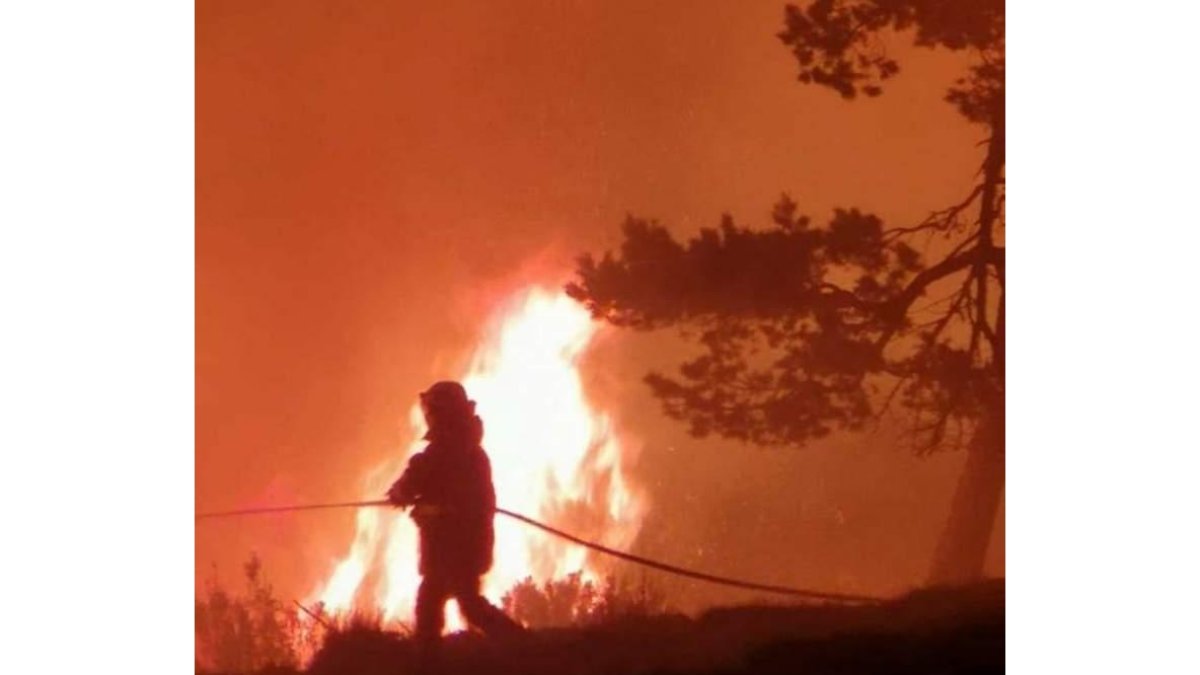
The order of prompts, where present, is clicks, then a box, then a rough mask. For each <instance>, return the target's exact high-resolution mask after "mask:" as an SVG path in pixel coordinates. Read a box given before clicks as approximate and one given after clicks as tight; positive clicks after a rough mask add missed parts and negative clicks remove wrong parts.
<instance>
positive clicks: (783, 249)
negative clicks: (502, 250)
mask: <svg viewBox="0 0 1200 675" xmlns="http://www.w3.org/2000/svg"><path fill="white" fill-rule="evenodd" d="M784 20H785V27H784V30H783V31H782V32H781V33H779V35H778V37H779V38H780V39H781V40H782V41H783V43H784V44H785V45H786V46H788V47H789V48H790V49H791V50H792V53H793V55H794V56H795V57H796V61H797V63H798V65H799V68H800V72H799V80H800V81H801V82H802V83H804V84H813V85H818V86H823V87H828V88H830V89H832V90H834V91H836V92H837V93H838V94H840V95H841V96H842V97H843V98H845V99H854V98H856V97H857V95H858V94H859V92H861V93H863V94H865V95H866V96H869V97H873V96H879V95H881V94H882V93H883V85H884V82H885V81H887V80H890V79H891V78H892V77H895V76H896V75H898V74H899V73H900V64H899V63H898V62H897V61H896V60H895V59H893V58H891V57H890V56H889V55H888V52H887V49H886V43H885V38H889V37H890V38H907V39H911V40H912V41H913V42H914V43H915V44H916V45H918V46H921V47H928V48H938V49H947V50H952V51H962V50H969V52H970V53H971V54H973V55H974V57H975V60H974V63H972V64H971V65H970V66H969V67H968V70H967V72H966V73H965V74H964V75H963V77H961V78H959V79H958V81H957V82H956V83H955V84H954V86H952V87H951V88H950V89H949V90H948V91H947V92H946V93H945V98H946V100H947V101H948V102H949V103H950V104H951V105H953V106H954V107H955V109H956V110H957V111H958V112H959V113H960V114H961V115H962V116H963V117H964V118H965V119H967V120H968V121H969V122H971V123H974V124H978V125H981V126H982V127H984V128H985V129H986V131H987V138H986V142H985V143H984V145H985V147H986V150H985V153H984V159H983V163H982V166H981V167H980V170H979V173H978V174H977V176H978V182H977V184H976V185H975V186H974V187H973V188H972V189H971V190H970V191H969V193H968V194H967V195H966V196H965V197H964V198H963V199H962V200H961V201H960V202H959V203H957V204H954V205H951V206H949V207H946V208H942V209H939V210H936V211H933V212H932V213H930V214H929V216H928V217H926V218H925V219H923V220H922V221H920V222H917V223H913V224H908V225H900V226H888V225H885V223H884V222H883V221H882V219H880V218H879V217H878V216H875V215H873V214H869V213H863V212H861V211H859V210H858V209H854V208H845V209H837V210H835V211H834V213H833V215H832V217H831V218H830V219H829V220H828V221H827V222H826V223H824V224H823V225H814V224H813V222H812V221H811V219H810V218H809V217H808V216H807V215H804V214H801V213H800V212H799V210H798V207H797V205H796V203H795V202H794V201H792V200H791V199H790V198H788V197H787V196H786V195H785V196H784V197H783V198H782V199H781V200H780V201H779V203H778V204H777V205H776V207H775V209H774V213H773V215H772V221H773V222H772V224H771V226H770V227H768V228H766V229H749V228H746V227H741V226H738V225H736V224H735V223H734V222H733V219H732V218H731V217H729V216H725V217H724V219H723V220H722V221H721V223H720V226H719V227H717V228H715V229H713V228H709V229H704V230H701V232H700V233H699V235H697V236H695V237H693V238H691V239H689V240H687V241H686V242H677V241H676V240H675V239H674V238H673V237H672V235H671V234H670V233H669V232H668V231H667V229H666V228H664V227H663V226H661V225H659V224H658V223H656V222H653V221H647V220H644V219H640V218H633V217H630V218H629V219H628V220H627V221H626V223H625V225H624V241H623V243H622V244H621V247H620V250H619V251H618V252H616V253H615V254H614V253H606V254H605V255H604V256H603V257H601V258H600V259H598V260H597V259H596V258H593V257H592V256H591V255H585V256H583V257H582V258H580V260H579V264H578V267H577V274H578V280H577V281H576V282H575V283H571V284H569V285H568V286H567V292H568V293H569V294H570V295H571V296H572V297H574V298H576V299H577V300H579V301H581V302H583V303H584V304H585V305H586V306H587V307H588V308H589V309H590V310H591V312H592V313H593V315H594V316H596V317H599V318H602V319H605V320H607V321H610V322H612V323H614V324H616V325H619V326H628V327H632V328H636V329H645V330H649V329H656V328H663V327H668V326H672V327H676V328H678V329H680V330H681V331H682V333H683V334H684V335H685V336H687V337H691V338H693V339H694V340H695V341H696V343H697V344H698V346H699V347H701V348H702V350H703V352H702V353H701V355H699V356H697V357H695V358H693V359H691V360H689V361H686V362H685V363H683V364H682V366H681V367H680V368H679V373H678V376H677V377H668V376H666V375H663V374H661V373H651V374H649V375H648V376H647V378H646V381H647V383H648V384H649V385H650V387H651V389H652V391H653V393H654V394H655V396H656V397H657V398H658V399H659V400H660V401H661V402H662V404H663V408H664V410H665V412H666V414H667V415H669V416H671V417H674V418H677V419H680V420H683V421H686V422H687V423H688V424H689V425H690V429H691V431H692V433H693V434H695V435H697V436H707V435H709V434H717V435H720V436H723V437H726V438H732V439H738V440H743V441H750V442H754V443H760V444H769V445H797V446H799V445H804V444H805V443H807V442H809V441H811V440H813V439H817V438H821V437H823V436H826V435H827V434H829V433H830V432H832V431H835V430H849V431H854V430H859V429H862V428H863V427H864V425H866V424H867V423H869V422H871V421H872V420H878V419H880V418H881V417H882V416H883V415H884V414H885V413H887V412H888V410H889V409H891V408H892V405H893V403H895V402H898V403H900V404H902V405H903V407H904V408H905V409H906V410H907V411H908V412H909V413H910V414H911V415H912V417H911V423H910V424H909V425H908V426H909V428H910V429H911V431H912V432H913V433H912V439H913V444H914V448H915V449H916V450H917V452H919V453H924V452H929V451H932V450H934V449H936V448H941V447H948V446H949V447H960V446H965V447H969V448H970V449H971V450H972V452H971V454H970V457H969V460H968V462H967V464H966V468H965V469H964V471H963V473H962V475H961V477H960V480H959V484H958V487H957V488H956V491H955V496H954V499H953V502H952V506H951V513H950V518H949V519H948V521H947V524H946V529H945V531H944V532H943V535H942V538H941V540H940V542H939V544H938V550H937V552H935V555H934V563H933V569H932V572H931V579H932V580H933V581H934V582H935V583H953V582H962V581H966V580H970V579H975V578H978V577H979V575H980V574H981V572H982V567H983V558H984V555H985V553H986V551H987V547H988V542H989V540H990V533H991V530H992V527H993V523H994V522H995V513H996V510H997V508H998V504H999V500H1000V494H1001V491H1002V489H1003V482H1004V463H1003V452H1004V352H1005V347H1004V340H1005V337H1004V336H1005V324H1004V243H1003V242H1004V3H1003V0H983V1H981V2H944V1H942V0H812V1H811V2H808V3H807V4H805V5H804V6H803V7H800V6H796V5H788V6H787V8H786V10H785V15H784ZM931 295H934V296H938V297H934V298H931V299H930V300H928V301H923V300H922V298H925V297H927V296H931Z"/></svg>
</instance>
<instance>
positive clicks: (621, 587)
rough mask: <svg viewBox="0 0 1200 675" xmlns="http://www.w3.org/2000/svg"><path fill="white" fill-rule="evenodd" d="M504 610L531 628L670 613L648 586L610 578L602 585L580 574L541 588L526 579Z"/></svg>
mask: <svg viewBox="0 0 1200 675" xmlns="http://www.w3.org/2000/svg"><path fill="white" fill-rule="evenodd" d="M502 605H503V608H504V611H505V613H506V614H508V615H509V616H511V617H513V618H514V619H516V620H517V621H520V622H521V623H522V624H524V625H525V626H528V627H530V628H555V627H564V626H572V625H575V626H579V625H591V624H595V623H600V622H603V621H613V620H617V619H620V618H626V617H631V616H648V615H651V614H662V613H663V612H666V611H668V607H667V603H666V598H665V596H664V595H663V593H662V592H661V591H660V590H658V589H657V588H654V587H653V586H651V585H650V584H648V583H647V582H646V581H645V580H642V581H641V582H640V583H635V582H630V581H629V580H625V579H618V578H617V577H614V576H609V577H607V578H606V579H605V580H604V581H603V582H602V583H595V582H592V581H587V580H584V579H583V575H582V574H580V573H579V572H575V573H574V574H569V575H567V576H566V577H564V578H562V579H552V580H550V581H547V582H544V583H543V584H541V585H538V583H537V582H535V581H534V580H533V578H532V577H526V578H525V579H523V580H522V581H520V582H519V583H517V584H516V585H515V586H513V587H512V588H511V589H509V591H508V592H507V593H505V594H504V598H503V600H502Z"/></svg>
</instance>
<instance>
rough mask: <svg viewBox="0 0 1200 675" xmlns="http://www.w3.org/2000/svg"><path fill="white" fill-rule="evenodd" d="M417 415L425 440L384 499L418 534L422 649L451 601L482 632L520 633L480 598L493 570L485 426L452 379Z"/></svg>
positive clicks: (433, 390)
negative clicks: (401, 510)
mask: <svg viewBox="0 0 1200 675" xmlns="http://www.w3.org/2000/svg"><path fill="white" fill-rule="evenodd" d="M421 411H422V412H423V413H424V415H425V421H426V424H427V426H428V428H429V432H428V433H427V434H426V435H425V440H427V441H428V442H429V443H428V445H426V446H425V449H424V450H422V451H421V452H418V453H417V454H415V455H413V457H412V458H411V459H410V460H409V462H408V466H407V467H406V468H405V470H404V473H403V475H401V476H400V478H399V479H398V480H397V481H396V482H395V483H394V484H393V485H392V487H391V489H389V490H388V494H387V497H388V500H389V501H390V502H391V503H392V504H394V505H396V506H398V507H408V506H411V507H412V512H411V515H412V518H413V520H414V521H416V523H417V528H418V530H419V531H420V566H419V570H420V574H421V586H420V588H419V589H418V590H417V606H416V624H417V625H416V635H417V638H418V640H420V641H422V642H423V643H425V644H430V643H436V642H437V641H438V639H439V638H440V636H441V634H442V626H443V624H444V622H445V614H444V608H445V604H446V601H447V600H449V599H450V598H454V599H456V600H457V601H458V606H459V609H460V610H461V611H462V614H463V617H464V618H465V619H466V620H467V622H468V623H469V624H470V625H471V626H473V627H475V628H477V629H479V630H481V631H483V632H484V633H487V634H488V635H494V636H511V635H515V634H517V633H520V632H521V631H522V630H523V629H522V627H521V625H520V624H518V623H516V622H515V621H513V620H512V619H510V618H509V617H508V616H506V615H505V614H504V612H502V611H501V610H500V609H498V608H497V607H495V606H493V605H492V604H491V603H489V602H488V601H487V600H486V599H485V598H484V597H483V595H482V594H481V593H480V583H481V577H482V576H483V575H484V574H485V573H487V571H488V570H489V569H491V566H492V548H493V544H494V542H495V533H494V530H493V528H492V518H493V516H494V514H495V509H496V491H495V488H494V487H493V486H492V468H491V463H490V462H489V461H488V456H487V453H485V452H484V450H483V448H482V447H481V445H480V444H481V442H482V440H483V422H482V421H481V420H480V419H479V416H478V415H476V414H475V402H474V401H472V400H470V399H468V398H467V392H466V390H465V389H463V386H462V385H461V384H459V383H458V382H438V383H436V384H434V385H433V386H432V387H430V388H429V389H428V390H427V391H425V392H424V393H422V394H421Z"/></svg>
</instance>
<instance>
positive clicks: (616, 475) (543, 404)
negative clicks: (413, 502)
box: [309, 287, 647, 629]
mask: <svg viewBox="0 0 1200 675" xmlns="http://www.w3.org/2000/svg"><path fill="white" fill-rule="evenodd" d="M601 328H602V327H601V326H600V325H599V324H597V323H595V322H593V321H592V320H591V318H590V317H589V316H588V313H587V311H586V310H584V309H583V308H582V307H581V306H579V305H578V304H577V303H575V302H574V301H572V300H570V299H569V298H567V297H566V296H565V295H563V294H562V293H560V292H557V291H547V290H544V289H542V288H537V287H533V288H528V289H525V290H523V291H521V292H520V293H517V294H515V295H514V296H513V297H512V298H510V299H509V300H508V301H507V302H506V303H505V304H504V305H503V306H502V307H501V309H500V310H499V311H498V312H497V313H496V316H495V317H494V318H493V320H492V321H491V323H490V324H489V326H488V330H487V331H486V333H485V335H484V338H483V340H482V341H481V344H480V345H479V347H478V348H477V349H476V350H475V352H474V354H473V356H472V358H471V360H470V362H469V365H468V367H467V369H466V372H464V373H460V374H457V375H458V379H460V381H461V382H462V383H463V385H464V386H465V387H466V388H467V392H468V393H469V395H470V396H471V398H473V399H475V401H476V402H477V404H478V406H477V411H478V413H479V415H480V416H481V417H482V418H483V421H484V430H485V435H484V448H485V449H486V450H487V452H488V455H489V456H490V457H491V461H492V473H493V480H494V482H495V485H496V494H497V501H498V503H499V505H500V506H501V507H503V508H506V509H509V510H512V511H516V512H518V513H521V514H524V515H528V516H530V517H533V518H537V519H539V520H541V521H543V522H546V523H548V524H550V525H552V526H556V527H561V528H563V529H567V530H569V531H572V532H574V533H577V534H579V535H580V536H583V537H585V538H588V539H592V540H595V541H599V542H601V543H603V544H605V545H608V546H613V547H617V548H625V547H628V546H629V545H630V544H631V543H632V542H633V539H634V538H635V537H636V536H637V533H638V529H639V527H640V525H641V522H642V518H643V516H644V514H645V512H646V508H647V502H646V500H645V498H644V496H643V495H642V494H641V493H640V492H638V491H637V490H635V489H634V488H633V486H631V485H630V484H629V482H628V480H627V477H626V474H625V473H624V467H623V462H628V461H629V459H630V458H631V456H632V455H631V453H632V452H633V450H634V448H632V447H631V446H630V443H629V442H628V440H626V439H622V438H620V437H619V436H618V434H617V433H616V432H615V430H614V427H613V423H612V421H611V420H610V419H609V418H608V417H607V416H606V415H605V414H603V413H602V412H599V411H597V410H595V409H593V408H592V406H591V405H590V404H589V402H588V400H587V397H586V395H585V393H584V391H583V383H582V380H581V377H580V373H579V361H580V358H581V357H582V356H583V354H584V353H585V352H586V350H587V348H588V346H589V344H590V343H591V341H592V340H593V338H594V337H595V335H596V332H597V331H598V330H600V329H601ZM414 398H415V397H414ZM410 419H411V425H412V431H413V438H414V439H418V440H415V441H413V443H412V444H411V445H410V447H409V448H408V451H407V452H406V453H404V455H403V456H399V457H396V458H393V459H390V460H388V461H386V462H384V463H382V464H381V465H379V466H377V467H375V468H374V469H373V470H372V471H370V472H369V474H368V475H367V478H366V481H365V492H364V497H366V498H372V499H377V498H379V497H380V496H381V495H382V494H383V493H384V492H385V491H386V490H387V488H388V486H389V485H390V484H391V481H392V480H394V479H395V478H396V477H397V476H398V475H399V473H400V471H401V470H402V469H403V467H404V465H405V463H406V462H407V460H408V456H409V455H411V454H412V453H413V452H416V451H417V450H419V449H420V448H421V447H422V445H423V442H422V441H420V440H419V439H420V438H421V436H422V435H423V434H424V431H425V429H424V424H423V420H422V419H421V415H420V411H419V408H418V407H417V406H416V405H415V404H414V407H413V408H412V410H411V412H410ZM576 571H582V572H583V576H584V578H586V579H596V578H597V577H598V571H597V569H596V568H595V567H594V564H593V562H592V561H590V560H589V559H588V556H587V554H586V551H585V550H584V549H583V548H581V547H578V546H575V545H573V544H568V543H566V542H562V541H559V540H557V539H553V538H550V537H549V536H548V535H546V534H544V533H541V532H538V531H536V530H533V529H531V528H528V527H525V526H523V525H521V524H519V523H516V522H513V521H511V520H508V519H505V518H504V517H502V516H497V519H496V548H495V564H494V565H493V567H492V571H491V572H490V573H489V575H488V576H487V577H486V579H485V583H484V594H485V595H486V596H487V597H488V599H489V600H491V601H492V602H495V603H499V601H500V598H501V597H502V596H503V594H504V593H505V592H506V591H507V590H508V589H510V588H511V587H512V586H513V585H514V584H515V583H517V582H518V581H520V580H522V579H524V578H525V577H527V576H532V577H533V578H534V579H535V580H536V581H538V582H539V583H540V582H543V581H546V580H549V579H554V578H560V577H562V576H565V575H567V574H569V573H572V572H576ZM419 582H420V578H419V577H418V575H417V532H416V527H415V526H414V525H413V523H412V521H411V520H410V519H409V518H408V517H407V516H405V515H403V514H400V513H399V512H395V511H387V510H383V509H364V510H362V511H360V512H359V513H358V516H357V534H356V536H355V538H354V541H353V543H352V544H351V546H350V550H349V551H348V552H347V554H346V555H345V557H343V558H342V559H341V560H340V561H338V563H337V564H336V565H335V566H334V569H333V571H332V572H331V573H329V575H328V576H327V577H326V578H325V579H323V580H322V581H321V582H320V584H319V585H318V587H317V588H316V590H315V591H314V592H313V593H312V594H311V596H310V598H309V601H310V602H318V601H319V602H322V603H324V605H325V607H326V609H327V610H328V611H330V612H332V613H334V614H338V613H346V612H349V611H353V610H367V611H376V610H377V611H379V612H381V613H382V615H383V618H384V620H385V621H393V620H401V621H408V620H410V618H411V614H412V606H413V600H414V598H415V597H416V590H417V585H418V584H419ZM447 625H448V627H449V628H451V629H457V628H461V626H462V622H461V619H460V618H459V617H458V616H457V612H450V613H449V615H448V622H447Z"/></svg>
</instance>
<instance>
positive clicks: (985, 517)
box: [929, 410, 1004, 585]
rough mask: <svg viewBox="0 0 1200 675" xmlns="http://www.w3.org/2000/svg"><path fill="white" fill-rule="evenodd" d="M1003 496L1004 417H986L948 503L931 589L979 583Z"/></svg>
mask: <svg viewBox="0 0 1200 675" xmlns="http://www.w3.org/2000/svg"><path fill="white" fill-rule="evenodd" d="M1003 490H1004V413H1003V410H1001V411H998V414H993V415H988V416H986V417H985V418H984V420H983V421H982V422H981V424H980V426H979V428H978V429H977V430H976V432H975V436H974V437H973V438H972V439H971V444H970V447H969V448H968V449H967V463H966V465H965V466H964V467H963V471H962V474H961V475H960V476H959V479H958V485H957V487H955V490H954V500H953V501H952V502H951V503H950V516H949V517H948V518H947V519H946V526H945V529H943V530H942V536H941V539H940V540H939V541H938V544H937V549H936V550H935V551H934V555H933V565H932V567H931V569H930V572H929V583H930V585H957V584H965V583H970V582H972V581H977V580H979V579H981V578H982V577H983V561H984V557H985V556H986V555H987V550H988V544H989V543H990V542H991V539H992V528H993V527H994V526H995V522H996V511H997V509H998V508H999V506H1000V495H1001V493H1002V492H1003Z"/></svg>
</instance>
